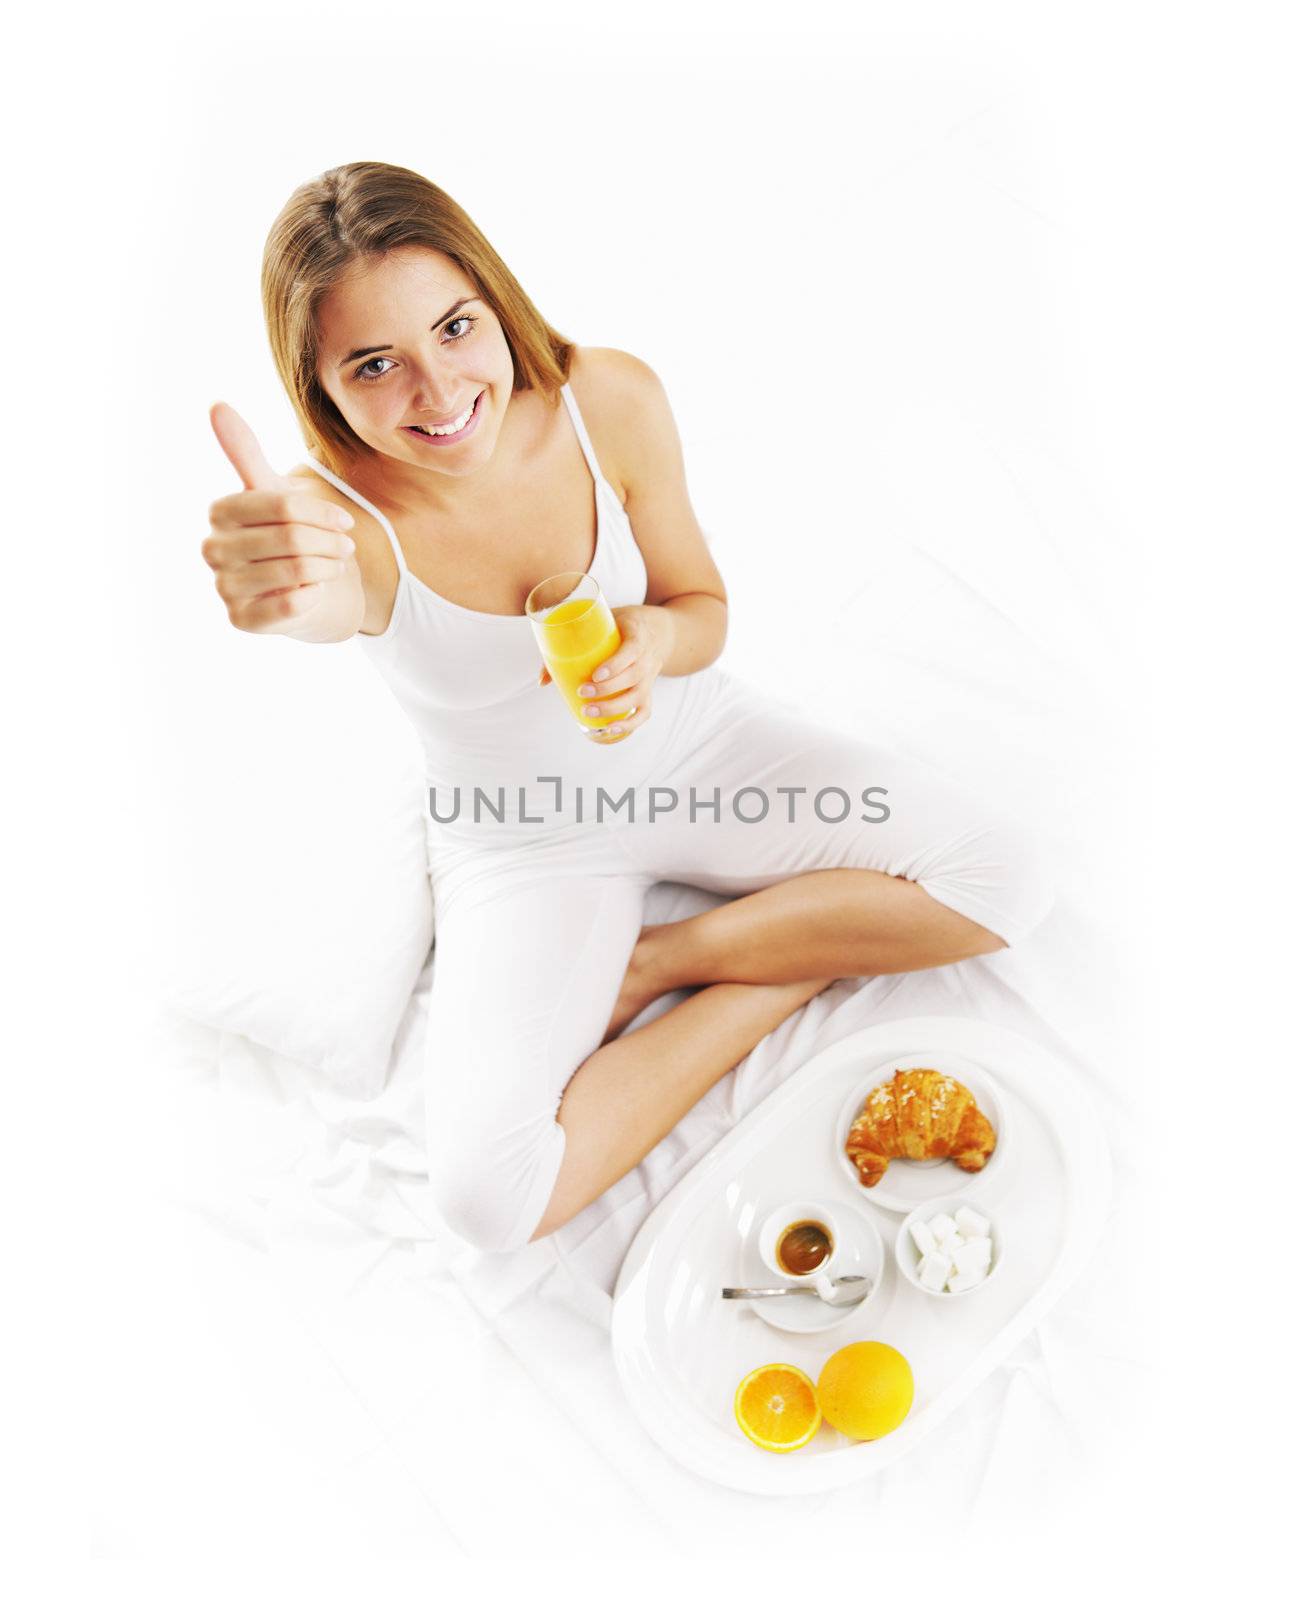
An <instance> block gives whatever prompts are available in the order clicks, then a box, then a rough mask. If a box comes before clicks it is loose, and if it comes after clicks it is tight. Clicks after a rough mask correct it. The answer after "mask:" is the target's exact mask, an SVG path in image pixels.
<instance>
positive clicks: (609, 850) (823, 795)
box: [311, 384, 1051, 1251]
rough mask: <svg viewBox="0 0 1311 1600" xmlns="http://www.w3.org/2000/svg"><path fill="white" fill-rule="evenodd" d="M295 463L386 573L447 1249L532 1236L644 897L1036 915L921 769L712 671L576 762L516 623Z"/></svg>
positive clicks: (638, 568) (631, 558)
mask: <svg viewBox="0 0 1311 1600" xmlns="http://www.w3.org/2000/svg"><path fill="white" fill-rule="evenodd" d="M562 398H563V400H564V403H565V405H566V407H567V409H568V412H569V415H570V418H571V420H572V422H573V425H574V428H575V430H576V432H577V435H578V442H579V445H580V448H581V450H582V453H583V455H584V458H585V459H586V461H587V464H588V468H589V470H590V471H591V473H592V477H593V480H594V483H595V489H596V494H595V504H596V544H595V552H594V555H593V559H592V563H591V565H590V567H589V568H588V571H589V572H590V573H591V574H592V575H593V576H594V577H596V579H597V580H598V582H599V584H600V587H601V592H602V594H603V595H605V597H606V599H607V600H608V601H609V602H610V605H611V607H612V609H616V610H617V609H618V608H619V607H621V606H627V605H638V604H641V603H643V601H644V600H645V598H646V589H647V573H646V567H645V563H644V561H643V558H642V554H641V551H640V549H639V548H638V545H637V542H636V540H635V538H634V536H633V532H632V529H631V527H630V525H629V522H628V519H627V516H626V515H625V513H624V509H623V506H622V504H621V503H620V501H619V498H618V496H617V495H616V493H615V491H614V490H613V488H612V487H611V486H610V484H609V483H607V482H606V480H605V478H604V476H603V475H602V473H601V471H600V467H599V465H598V463H597V461H596V457H595V454H594V452H593V450H592V447H591V442H590V440H589V439H588V436H587V430H586V428H585V426H584V424H583V420H582V417H581V416H580V414H579V411H578V407H577V403H576V401H575V400H574V397H573V395H572V393H571V392H570V390H569V387H568V385H567V384H566V385H565V387H564V389H563V390H562ZM311 465H313V466H314V467H315V469H316V470H317V471H318V472H320V473H321V474H322V475H323V476H324V477H325V478H327V479H328V480H329V481H330V482H332V483H333V484H335V485H336V487H337V488H338V489H339V490H340V491H341V492H342V493H343V494H344V495H346V496H347V497H348V498H349V499H350V500H352V501H353V502H354V503H355V504H356V505H358V506H359V507H361V508H362V509H363V510H365V511H366V512H368V513H369V514H370V515H371V516H373V517H374V518H376V519H377V521H378V523H379V525H380V526H381V527H382V529H383V531H384V532H385V534H386V536H387V539H388V541H389V543H390V544H391V547H392V551H393V554H394V555H395V557H396V562H397V567H398V572H399V577H398V583H397V590H396V600H395V603H394V606H393V609H392V615H391V619H390V621H389V623H388V626H387V628H386V630H385V632H383V633H381V634H378V635H365V634H361V635H358V636H357V637H358V639H359V643H360V645H361V646H362V647H363V648H364V649H365V651H366V652H367V654H368V655H369V657H370V659H371V660H372V661H373V663H374V665H375V666H376V667H377V668H378V670H379V672H381V673H382V675H383V677H384V678H385V679H386V680H387V682H388V684H389V686H390V687H391V689H392V690H393V692H394V693H395V694H396V696H397V698H398V700H399V701H400V703H401V705H402V707H403V708H404V710H405V711H406V713H407V714H408V715H409V716H410V718H411V720H412V721H413V722H414V725H415V727H416V729H417V731H418V733H419V736H420V739H421V741H422V744H423V748H424V752H425V758H426V768H427V773H428V785H429V792H428V795H427V796H426V797H425V798H426V799H427V800H428V802H429V808H430V812H431V816H432V818H433V820H432V821H431V822H430V825H429V865H430V870H431V876H432V887H433V896H434V906H435V911H436V927H437V948H436V958H435V967H434V977H433V992H432V1002H431V1011H430V1020H429V1034H428V1045H427V1066H426V1081H425V1094H426V1109H427V1123H428V1143H429V1160H430V1170H431V1174H432V1183H433V1187H434V1191H435V1196H436V1200H437V1205H438V1209H439V1212H440V1214H441V1215H442V1217H443V1219H444V1220H445V1221H446V1222H447V1223H448V1224H449V1226H450V1227H451V1228H452V1229H453V1230H454V1231H455V1232H456V1233H458V1234H460V1235H461V1236H462V1237H463V1238H465V1239H467V1240H469V1241H470V1242H472V1243H474V1244H476V1245H478V1246H481V1247H482V1248H484V1249H487V1250H494V1251H495V1250H512V1249H515V1248H517V1247H518V1246H520V1245H523V1244H525V1243H527V1241H528V1240H529V1239H530V1238H531V1236H532V1234H533V1232H534V1231H535V1229H536V1227H537V1225H538V1223H539V1222H540V1221H541V1218H542V1215H543V1213H544V1212H545V1210H546V1205H547V1201H548V1200H549V1198H550V1195H551V1191H552V1188H553V1187H554V1184H555V1179H556V1176H557V1174H558V1172H559V1169H560V1163H561V1160H562V1159H563V1155H564V1145H565V1134H564V1130H563V1128H562V1127H561V1126H560V1124H559V1123H558V1122H557V1121H556V1112H557V1109H558V1107H559V1104H560V1100H561V1097H562V1095H563V1094H564V1090H565V1087H566V1085H567V1084H568V1082H569V1079H570V1078H571V1077H572V1076H573V1074H574V1072H575V1071H576V1070H577V1068H578V1067H579V1066H580V1065H581V1063H582V1062H583V1061H584V1060H585V1059H586V1058H587V1056H589V1055H590V1054H591V1053H592V1052H593V1051H594V1050H595V1049H596V1048H597V1046H598V1045H599V1044H600V1042H601V1038H602V1035H603V1033H604V1031H605V1028H606V1025H607V1023H608V1022H609V1019H610V1016H611V1014H612V1012H613V1010H614V1004H615V1000H616V998H617V996H618V992H619V987H620V983H621V981H622V979H623V975H624V972H625V970H626V968H627V966H628V961H629V958H630V956H631V954H632V951H633V947H634V945H635V944H636V942H637V937H638V934H639V932H640V930H641V926H642V920H643V907H644V901H645V897H646V893H647V890H648V889H649V888H650V887H651V886H652V885H653V884H655V883H658V882H660V881H661V880H665V879H668V880H673V881H676V882H683V883H690V884H696V885H699V886H701V887H703V888H706V889H710V890H714V891H716V892H718V893H719V894H722V895H725V896H730V897H732V896H737V895H742V894H749V893H751V892H752V891H754V890H757V889H762V888H765V887H766V886H768V885H770V884H773V883H777V882H779V881H780V880H781V879H783V878H788V877H792V876H795V875H796V874H797V873H802V872H812V871H815V870H817V869H819V868H825V867H863V868H869V869H872V870H875V871H878V872H884V873H889V874H892V875H894V876H898V877H904V878H908V879H910V880H912V881H913V882H916V883H918V884H919V885H920V886H921V887H922V888H923V889H924V890H925V891H926V892H927V893H928V894H930V895H932V896H933V897H934V898H935V899H937V900H939V901H941V902H942V904H944V905H946V906H949V907H950V908H951V909H952V910H955V911H959V912H960V913H962V914H963V915H964V916H966V917H969V918H970V919H971V920H973V921H975V922H977V923H980V924H981V925H982V926H983V927H985V928H988V929H990V930H992V931H993V932H994V933H996V934H998V935H999V936H1000V937H1001V938H1003V939H1004V940H1006V941H1007V943H1013V942H1014V941H1015V940H1016V939H1018V938H1019V937H1020V936H1021V935H1022V934H1024V933H1025V932H1027V931H1028V930H1029V929H1030V928H1031V927H1033V926H1034V924H1035V923H1037V922H1038V921H1039V920H1040V919H1041V917H1042V916H1043V915H1044V914H1045V913H1046V911H1047V909H1048V905H1049V903H1050V899H1051V891H1050V889H1049V887H1048V881H1047V876H1046V872H1045V869H1044V867H1043V866H1042V864H1041V860H1040V857H1039V854H1038V852H1037V850H1036V846H1035V841H1033V840H1032V839H1031V838H1030V837H1028V836H1027V835H1025V834H1024V833H1022V832H1019V831H1017V830H1016V829H1015V828H1013V827H1012V826H1010V825H1009V824H1008V823H1007V822H1006V821H1005V820H1004V819H1001V818H997V817H993V816H991V815H989V814H988V812H987V811H986V809H985V808H983V807H981V806H979V805H978V804H976V803H975V801H974V800H973V799H971V798H970V797H968V796H966V795H964V794H962V793H961V792H959V791H958V790H957V789H956V788H955V787H954V786H953V785H952V784H950V783H949V782H947V781H946V780H945V779H943V778H942V777H941V776H939V775H938V774H936V773H935V772H933V771H932V770H931V769H930V768H928V767H926V766H924V765H923V764H922V763H920V762H917V761H915V760H913V759H911V758H909V757H907V756H904V755H899V754H897V753H896V752H894V751H890V750H884V749H880V748H878V747H877V746H875V745H869V744H865V743H862V742H860V741H858V740H853V739H847V738H841V737H838V736H836V735H834V734H832V733H830V732H829V731H827V730H825V729H822V728H816V727H814V726H813V725H812V724H810V723H809V722H807V721H806V720H805V718H804V717H802V716H801V715H799V714H798V713H796V712H792V711H789V710H787V709H784V708H780V707H777V706H775V705H773V704H772V703H771V702H770V701H769V700H768V699H767V698H766V697H764V696H763V695H761V694H760V693H758V692H757V691H755V690H754V689H751V688H749V687H747V686H746V685H744V684H742V683H739V682H738V681H737V680H736V679H734V678H732V677H731V676H730V675H729V674H727V673H725V672H723V671H722V670H721V669H720V668H718V667H713V666H712V667H710V668H708V669H706V670H705V671H702V672H698V673H693V674H691V675H689V676H685V677H681V678H670V677H663V676H662V677H660V678H657V680H656V682H655V685H654V689H653V694H652V714H651V718H650V720H649V721H648V722H646V723H644V724H643V725H642V726H640V727H638V728H637V729H635V730H634V731H633V732H632V733H631V734H630V735H629V736H628V737H627V738H624V739H622V740H619V741H617V742H616V743H614V744H611V745H598V744H596V743H594V742H591V741H589V740H588V739H587V737H586V736H585V735H584V734H583V733H582V732H581V731H580V730H579V727H578V725H577V723H576V722H575V721H574V720H573V719H572V717H571V716H570V715H569V713H568V711H567V710H566V708H565V707H564V705H563V704H561V702H560V699H559V695H558V691H557V690H556V689H555V688H554V687H542V686H541V685H539V683H538V671H539V667H540V658H539V656H538V653H537V646H536V641H535V639H534V637H533V634H532V627H531V624H530V623H529V622H528V619H527V618H526V616H508V615H503V614H499V613H487V612H479V611H472V610H470V609H469V608H467V607H465V606H460V605H457V604H455V603H454V602H453V601H450V600H447V599H446V598H445V597H444V596H442V595H440V594H437V593H436V592H435V591H434V590H432V589H431V588H429V587H428V586H427V585H426V584H424V583H423V582H422V581H421V580H419V579H418V578H416V577H415V576H414V574H413V573H412V572H411V571H410V570H409V566H408V563H407V562H406V559H405V554H404V551H403V549H402V547H401V543H400V540H399V539H398V538H397V536H396V532H395V529H394V528H393V527H392V525H391V523H390V521H389V520H388V519H387V518H386V516H384V514H383V513H382V512H381V511H379V510H378V509H377V507H375V506H373V505H372V504H371V503H370V502H369V501H367V500H365V499H364V497H363V496H362V495H360V494H359V493H358V492H357V491H356V490H354V489H352V488H351V487H350V485H349V484H347V483H345V482H343V480H341V479H340V478H338V477H336V476H334V475H333V474H332V473H331V472H329V471H328V470H327V468H325V467H323V466H322V465H321V464H319V463H317V462H311ZM544 576H545V575H544ZM789 790H790V791H793V792H792V793H790V794H789V793H788V791H789ZM599 791H604V795H605V796H606V797H607V798H606V799H604V800H601V799H600V795H599ZM629 791H631V800H628V799H627V796H628V792H629ZM880 791H885V792H880ZM716 795H717V796H718V808H719V809H718V820H716V816H715V811H714V801H715V797H716ZM598 804H599V807H600V809H599V811H598ZM630 806H631V810H630ZM766 808H767V809H766ZM498 816H499V820H498ZM756 818H759V820H754V819H756ZM438 819H440V820H438ZM867 819H872V820H867Z"/></svg>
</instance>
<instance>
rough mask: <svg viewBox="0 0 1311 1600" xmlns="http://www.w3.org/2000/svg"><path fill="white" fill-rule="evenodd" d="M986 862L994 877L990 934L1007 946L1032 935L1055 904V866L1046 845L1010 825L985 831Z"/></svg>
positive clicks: (1035, 835) (1028, 831)
mask: <svg viewBox="0 0 1311 1600" xmlns="http://www.w3.org/2000/svg"><path fill="white" fill-rule="evenodd" d="M986 859H987V861H988V863H989V867H990V871H991V873H992V874H993V875H994V877H995V881H996V889H995V891H994V894H993V896H992V903H993V904H994V906H995V907H996V912H997V921H996V923H994V924H992V928H993V932H995V933H996V934H998V935H999V937H1001V938H1003V939H1004V940H1005V941H1006V943H1007V944H1008V945H1013V944H1015V943H1016V942H1017V941H1018V940H1020V939H1022V938H1024V937H1025V935H1026V934H1029V933H1031V932H1032V931H1033V929H1034V928H1036V927H1037V926H1038V924H1039V923H1040V922H1041V921H1042V920H1043V919H1044V917H1046V915H1047V913H1048V912H1049V911H1050V910H1051V909H1052V906H1053V905H1054V904H1055V903H1056V863H1055V860H1054V856H1053V852H1052V849H1051V846H1050V844H1049V842H1048V841H1047V840H1046V839H1045V838H1044V837H1043V836H1042V835H1041V834H1039V833H1038V832H1037V831H1036V830H1035V829H1032V828H1027V827H1022V826H1020V825H1018V824H1016V823H1013V822H1003V823H997V824H994V826H993V827H991V828H990V829H989V830H988V834H987V842H986Z"/></svg>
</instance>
